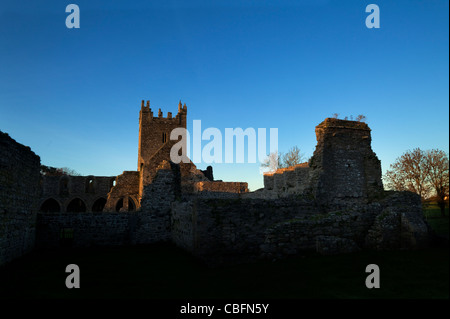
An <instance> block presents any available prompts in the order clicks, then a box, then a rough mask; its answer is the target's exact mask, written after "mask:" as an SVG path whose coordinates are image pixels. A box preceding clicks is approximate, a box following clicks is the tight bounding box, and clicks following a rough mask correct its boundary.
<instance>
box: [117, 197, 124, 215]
mask: <svg viewBox="0 0 450 319" xmlns="http://www.w3.org/2000/svg"><path fill="white" fill-rule="evenodd" d="M122 207H123V198H121V199H119V201H118V202H117V204H116V212H119V211H120V209H121V208H122Z"/></svg>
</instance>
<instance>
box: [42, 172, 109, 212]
mask: <svg viewBox="0 0 450 319" xmlns="http://www.w3.org/2000/svg"><path fill="white" fill-rule="evenodd" d="M114 181H115V177H113V176H92V175H91V176H69V175H63V176H42V188H41V193H40V200H39V205H38V206H39V210H40V211H42V212H50V211H52V212H55V211H57V212H67V211H68V207H69V205H70V203H71V202H72V201H73V200H77V199H79V200H81V201H82V203H83V205H84V207H85V210H84V211H87V212H92V211H103V209H104V206H105V203H106V199H107V196H108V192H109V191H110V189H111V188H112V187H113V183H114ZM49 201H55V202H56V203H57V204H58V207H54V209H50V208H53V207H49V206H48V205H47V204H48V203H49ZM56 208H57V209H56Z"/></svg>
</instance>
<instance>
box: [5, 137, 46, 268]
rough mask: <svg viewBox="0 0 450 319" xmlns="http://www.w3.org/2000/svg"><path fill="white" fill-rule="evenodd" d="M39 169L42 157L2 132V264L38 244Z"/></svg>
mask: <svg viewBox="0 0 450 319" xmlns="http://www.w3.org/2000/svg"><path fill="white" fill-rule="evenodd" d="M39 172H40V158H39V156H37V155H36V154H34V153H33V152H32V151H31V149H30V148H29V147H26V146H23V145H22V144H19V143H17V142H16V141H14V140H13V139H12V138H11V137H9V135H8V134H5V133H3V132H1V131H0V265H3V264H5V263H6V262H9V261H11V260H13V259H14V258H17V257H20V256H22V255H23V254H26V253H28V252H29V251H31V250H32V249H33V247H34V245H35V237H36V226H35V225H36V211H37V207H36V203H37V201H38V198H39V180H40V173H39Z"/></svg>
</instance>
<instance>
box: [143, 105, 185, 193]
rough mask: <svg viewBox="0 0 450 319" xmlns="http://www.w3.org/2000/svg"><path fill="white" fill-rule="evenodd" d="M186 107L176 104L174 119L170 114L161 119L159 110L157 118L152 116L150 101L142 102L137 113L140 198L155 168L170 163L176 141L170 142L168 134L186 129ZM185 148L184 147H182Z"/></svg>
mask: <svg viewBox="0 0 450 319" xmlns="http://www.w3.org/2000/svg"><path fill="white" fill-rule="evenodd" d="M186 118H187V107H186V104H184V105H183V106H182V104H181V101H180V102H179V104H178V113H177V115H176V116H175V117H173V116H172V113H171V112H168V113H167V117H163V114H162V112H161V109H159V110H158V116H154V115H153V112H152V109H151V108H150V101H147V105H144V101H142V105H141V111H140V112H139V148H138V171H139V173H140V185H139V195H140V197H142V191H143V186H144V185H148V184H149V183H151V181H152V179H153V177H154V174H155V172H156V168H157V166H158V165H159V164H160V163H161V162H162V161H164V160H166V161H170V149H171V147H172V146H173V145H174V144H175V143H177V140H175V141H171V140H170V133H171V132H172V130H173V129H175V128H184V129H186ZM184 147H185V146H184Z"/></svg>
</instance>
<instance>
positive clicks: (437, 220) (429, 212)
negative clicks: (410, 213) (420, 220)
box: [424, 203, 449, 238]
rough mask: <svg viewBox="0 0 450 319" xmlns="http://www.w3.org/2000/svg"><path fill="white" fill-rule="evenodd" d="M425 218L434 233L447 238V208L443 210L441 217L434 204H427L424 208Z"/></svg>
mask: <svg viewBox="0 0 450 319" xmlns="http://www.w3.org/2000/svg"><path fill="white" fill-rule="evenodd" d="M424 215H425V218H426V220H427V222H428V224H430V226H431V228H433V229H434V231H435V232H436V233H437V234H439V235H441V236H445V237H447V238H449V228H448V207H446V208H445V217H442V216H441V210H440V208H439V207H438V205H437V204H436V203H431V204H427V205H425V206H424Z"/></svg>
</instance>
